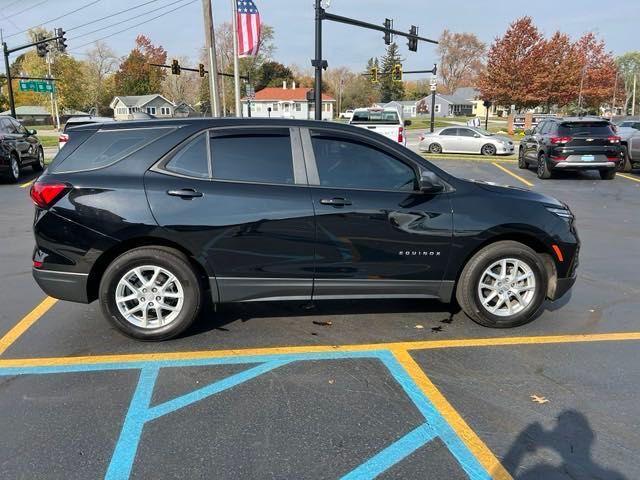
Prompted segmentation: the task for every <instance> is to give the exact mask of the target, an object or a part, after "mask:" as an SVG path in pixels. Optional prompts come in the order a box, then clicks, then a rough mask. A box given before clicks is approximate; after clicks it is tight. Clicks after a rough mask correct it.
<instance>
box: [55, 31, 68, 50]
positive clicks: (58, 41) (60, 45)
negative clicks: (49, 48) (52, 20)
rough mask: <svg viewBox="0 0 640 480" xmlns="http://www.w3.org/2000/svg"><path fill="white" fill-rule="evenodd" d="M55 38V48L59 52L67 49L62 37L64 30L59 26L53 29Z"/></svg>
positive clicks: (65, 41)
mask: <svg viewBox="0 0 640 480" xmlns="http://www.w3.org/2000/svg"><path fill="white" fill-rule="evenodd" d="M54 32H55V36H56V37H57V38H56V48H57V49H58V51H59V52H60V53H64V52H66V51H67V39H66V38H65V37H64V36H65V34H66V32H65V31H64V30H63V29H61V28H56V29H55V30H54Z"/></svg>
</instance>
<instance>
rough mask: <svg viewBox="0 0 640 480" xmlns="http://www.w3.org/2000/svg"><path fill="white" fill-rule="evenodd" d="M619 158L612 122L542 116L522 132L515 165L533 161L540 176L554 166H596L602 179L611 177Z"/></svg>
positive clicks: (521, 166)
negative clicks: (540, 120) (540, 119)
mask: <svg viewBox="0 0 640 480" xmlns="http://www.w3.org/2000/svg"><path fill="white" fill-rule="evenodd" d="M621 161H622V149H621V147H620V137H619V136H618V135H616V133H615V129H614V126H613V125H612V124H611V122H609V121H608V120H603V119H601V118H596V117H593V118H591V117H576V118H571V117H569V118H548V119H545V120H543V121H542V122H540V123H539V124H538V126H536V127H535V128H533V129H531V130H527V131H526V132H525V136H524V137H523V138H522V140H521V141H520V148H519V150H518V166H519V167H520V168H529V165H530V164H534V165H535V166H536V169H537V173H538V178H542V179H546V178H551V177H552V176H553V172H554V171H557V170H574V171H575V170H598V171H599V172H600V177H601V178H602V179H604V180H612V179H613V178H615V176H616V168H617V166H618V163H620V162H621Z"/></svg>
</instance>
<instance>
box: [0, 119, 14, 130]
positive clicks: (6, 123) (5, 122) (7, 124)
mask: <svg viewBox="0 0 640 480" xmlns="http://www.w3.org/2000/svg"><path fill="white" fill-rule="evenodd" d="M2 130H3V131H4V132H6V133H18V131H17V130H16V127H15V125H14V124H13V122H12V121H11V120H9V119H8V118H3V119H2Z"/></svg>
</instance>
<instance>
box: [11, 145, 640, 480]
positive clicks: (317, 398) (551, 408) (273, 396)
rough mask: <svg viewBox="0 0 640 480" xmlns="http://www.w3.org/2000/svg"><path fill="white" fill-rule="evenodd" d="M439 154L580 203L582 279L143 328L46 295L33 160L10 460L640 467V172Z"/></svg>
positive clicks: (295, 473)
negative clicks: (523, 315)
mask: <svg viewBox="0 0 640 480" xmlns="http://www.w3.org/2000/svg"><path fill="white" fill-rule="evenodd" d="M433 161H434V162H436V163H437V164H438V165H440V166H442V167H443V168H445V169H446V170H448V171H450V172H452V173H454V174H456V175H459V176H463V177H467V178H475V179H479V180H488V181H493V182H497V183H502V184H510V185H516V186H520V187H523V188H531V189H535V190H538V191H540V192H543V193H547V194H550V195H552V196H555V197H557V198H559V199H560V200H562V201H564V202H566V203H567V204H569V206H570V207H571V208H572V210H573V211H574V213H575V214H576V217H577V225H578V231H579V233H580V236H581V240H582V250H581V256H580V268H579V278H578V281H577V283H576V285H575V287H574V288H573V290H572V291H571V292H570V294H568V295H566V296H565V297H564V298H562V299H561V300H559V301H557V302H555V303H547V304H546V306H545V309H544V312H543V313H542V314H541V316H540V317H539V318H538V319H536V320H535V321H534V322H533V323H531V324H528V325H525V326H523V327H519V328H517V329H512V330H490V329H486V328H483V327H480V326H478V325H476V324H475V323H473V322H471V320H469V319H468V318H466V317H465V316H464V314H461V313H459V312H457V311H456V310H455V309H454V308H451V307H449V306H446V305H441V304H439V303H436V302H427V301H417V300H415V301H412V300H401V301H397V300H394V301H376V302H372V301H367V302H362V301H344V302H336V301H332V302H330V303H327V304H325V303H316V304H315V305H308V304H302V303H301V304H237V305H225V306H222V307H220V308H219V309H218V310H217V311H214V310H213V309H210V310H208V311H206V312H204V314H203V315H202V318H201V319H200V321H199V322H198V324H197V325H196V326H195V327H194V328H193V329H192V330H191V331H189V332H187V334H186V335H183V336H182V337H181V338H178V339H176V340H172V341H168V342H164V343H159V344H158V343H154V344H151V343H139V342H135V341H133V340H130V339H128V338H126V337H123V336H122V335H121V334H119V333H118V332H117V331H115V330H114V329H113V328H111V326H110V325H109V324H107V323H106V321H105V320H103V319H102V317H101V315H100V313H99V311H98V308H97V305H95V304H92V305H76V304H71V303H65V302H55V301H53V300H51V299H47V298H45V297H44V295H43V293H42V292H41V291H40V290H39V288H38V287H37V286H36V284H35V283H34V281H33V280H32V277H31V251H32V247H33V240H32V236H31V221H32V214H33V208H32V205H31V203H30V201H29V199H28V196H27V185H25V184H26V183H27V182H28V180H29V177H27V178H25V180H24V183H23V184H21V185H9V184H0V202H1V204H2V208H1V209H0V222H1V223H0V224H1V225H2V228H1V229H0V265H1V267H0V282H1V283H0V285H2V287H1V288H0V412H2V425H3V428H2V429H1V430H0V478H29V479H32V478H61V479H62V478H64V479H71V478H78V479H86V478H101V477H104V478H108V479H121V478H129V477H131V478H158V479H159V478H216V479H224V478H234V479H237V478H257V479H262V478H274V479H318V478H322V479H333V478H346V479H366V478H376V477H377V478H385V479H391V478H397V479H442V478H447V479H458V478H470V479H473V480H475V479H487V478H496V479H508V478H516V479H556V478H558V479H589V478H593V479H621V478H626V479H629V480H631V479H636V478H640V461H639V460H638V458H639V454H640V432H639V431H638V428H637V427H638V418H640V403H638V400H637V399H638V398H639V395H640V362H638V358H640V325H639V320H638V311H639V310H640V285H639V279H640V275H639V274H638V270H639V268H640V263H639V261H638V258H640V242H638V238H640V216H639V215H638V212H639V211H640V174H638V172H637V171H636V172H635V174H634V173H631V174H625V175H624V176H622V175H619V176H618V177H617V178H616V179H615V180H613V181H601V180H600V179H599V176H598V175H597V173H586V174H580V175H570V174H566V175H563V176H562V177H560V178H558V179H553V180H545V181H542V180H539V179H538V178H537V177H536V176H535V173H534V172H533V171H523V170H518V169H517V165H516V164H515V163H514V162H513V161H512V160H497V161H496V160H487V159H484V158H482V157H477V158H473V159H466V157H465V159H456V160H452V159H434V160H433ZM535 400H538V401H535ZM539 402H540V403H539Z"/></svg>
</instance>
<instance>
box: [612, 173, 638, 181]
mask: <svg viewBox="0 0 640 480" xmlns="http://www.w3.org/2000/svg"><path fill="white" fill-rule="evenodd" d="M616 176H618V177H622V178H626V179H627V180H632V181H634V182H638V183H640V178H636V177H632V176H631V175H625V174H624V173H616Z"/></svg>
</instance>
